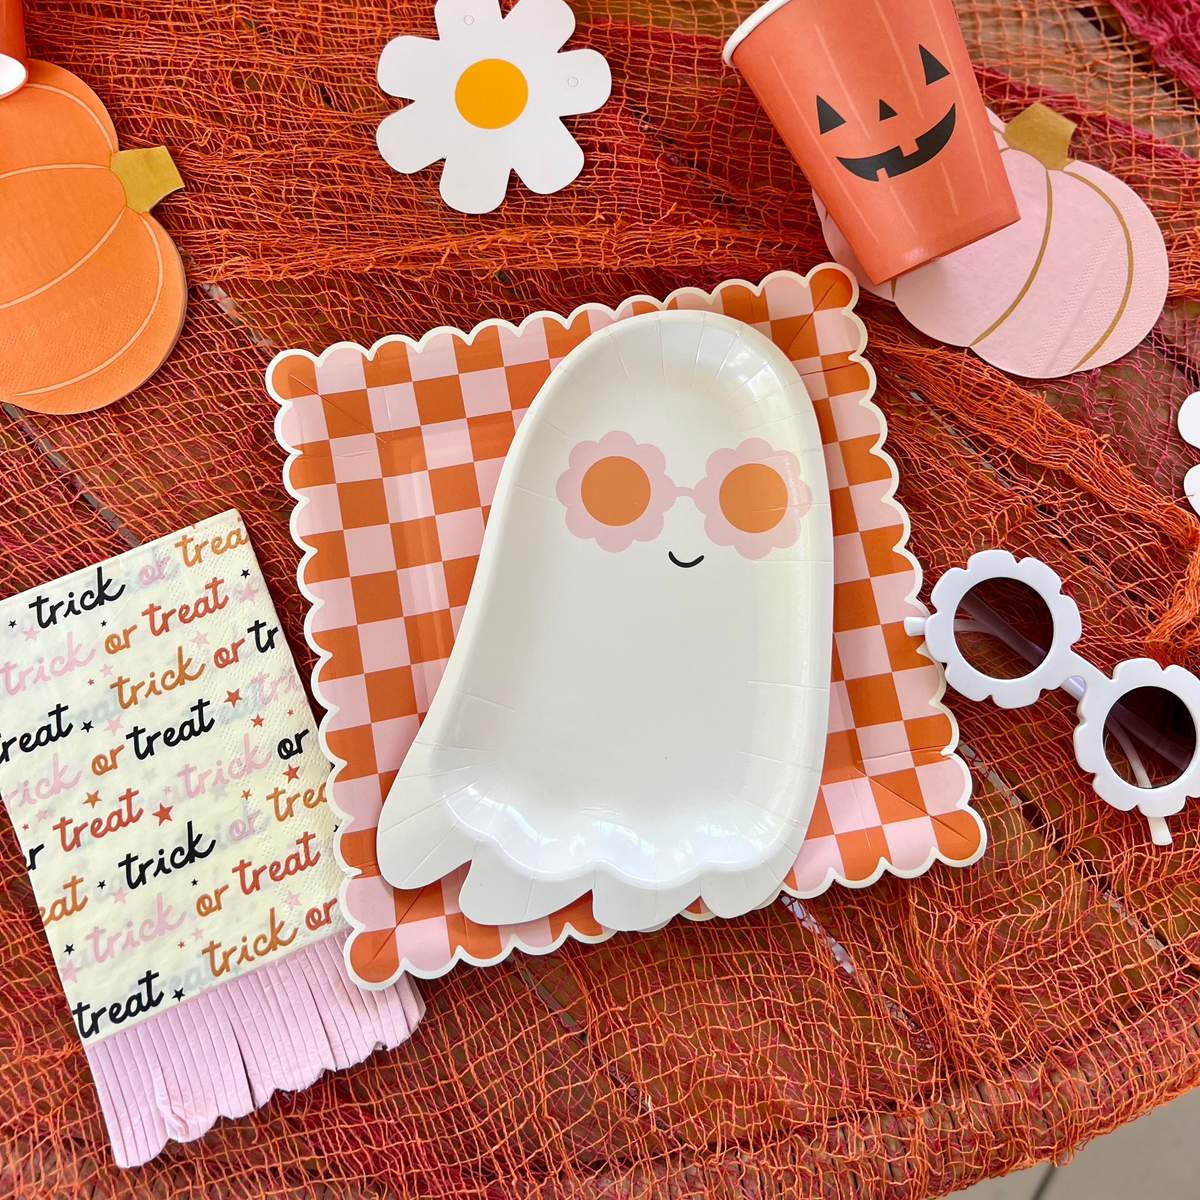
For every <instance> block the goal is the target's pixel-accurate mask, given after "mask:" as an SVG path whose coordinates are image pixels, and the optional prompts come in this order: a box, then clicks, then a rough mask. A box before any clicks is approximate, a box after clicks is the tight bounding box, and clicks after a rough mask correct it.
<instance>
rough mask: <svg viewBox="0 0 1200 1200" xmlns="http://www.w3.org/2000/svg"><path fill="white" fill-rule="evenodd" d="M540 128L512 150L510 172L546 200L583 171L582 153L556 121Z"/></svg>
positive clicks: (576, 143) (563, 127) (548, 121)
mask: <svg viewBox="0 0 1200 1200" xmlns="http://www.w3.org/2000/svg"><path fill="white" fill-rule="evenodd" d="M539 126H540V127H539V128H538V130H537V131H536V133H535V135H534V136H533V137H528V136H527V137H524V138H522V139H521V141H520V143H519V144H517V145H515V146H513V155H512V168H513V170H514V171H516V173H517V177H518V178H519V179H520V180H521V182H522V183H523V184H524V185H525V186H526V187H527V188H528V189H529V190H530V191H531V192H537V193H538V194H539V195H542V196H548V195H550V194H551V193H552V192H557V191H558V190H559V189H560V188H565V187H566V186H567V184H568V183H570V182H571V181H572V180H573V179H575V178H576V177H577V176H578V175H579V172H580V171H582V170H583V151H582V150H581V149H580V148H579V143H578V142H577V141H576V140H575V139H574V138H573V137H572V136H571V135H570V133H568V132H567V128H566V126H565V125H564V124H563V123H562V122H561V121H560V120H558V118H557V117H554V118H551V119H550V120H547V121H544V122H539Z"/></svg>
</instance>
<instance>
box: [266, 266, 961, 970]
mask: <svg viewBox="0 0 1200 1200" xmlns="http://www.w3.org/2000/svg"><path fill="white" fill-rule="evenodd" d="M857 298H858V289H857V285H856V284H855V282H854V281H853V279H852V278H851V277H850V276H849V275H848V274H847V273H846V272H845V271H843V270H842V269H841V268H840V267H836V266H833V265H826V266H821V267H817V268H815V269H814V270H813V271H811V272H810V273H809V274H808V275H807V276H800V275H797V274H795V273H793V272H790V271H780V272H776V273H774V274H772V275H769V276H768V277H767V278H766V279H764V280H763V281H762V283H761V284H759V285H757V286H755V285H751V284H748V283H745V282H742V281H740V280H733V281H730V282H727V283H724V284H722V285H720V286H719V287H718V288H716V289H715V291H714V292H712V293H711V294H710V293H707V292H703V291H699V290H696V289H683V290H680V291H677V292H673V293H672V294H671V295H670V296H668V297H667V298H666V300H663V301H659V300H653V299H650V298H648V297H644V296H636V297H630V298H629V299H627V300H625V301H624V302H622V303H621V304H620V305H619V306H618V307H617V308H616V309H615V310H612V309H608V308H604V307H602V306H600V305H586V306H584V307H583V308H580V309H578V310H576V311H575V312H574V313H572V314H571V315H570V316H569V317H561V316H558V315H555V314H553V313H537V314H534V315H533V316H530V317H529V318H527V319H526V320H525V321H523V322H522V323H521V325H520V327H519V328H518V327H515V326H513V325H510V324H508V323H506V322H502V321H485V322H483V323H482V324H480V325H478V326H476V328H475V329H474V330H472V331H471V332H470V333H469V334H467V333H463V332H461V331H460V330H457V329H447V328H443V329H435V330H432V331H431V332H430V333H428V334H426V335H425V336H424V337H423V338H421V340H420V341H419V342H414V341H412V340H411V339H409V338H406V337H399V336H396V337H388V338H384V339H383V340H382V341H380V342H377V343H376V344H375V345H374V346H373V347H372V348H371V349H370V350H364V349H363V348H362V347H361V346H357V345H353V344H350V343H339V344H337V345H334V346H331V347H330V348H329V349H328V350H326V351H325V352H324V353H323V354H321V356H320V357H319V358H314V357H313V356H312V355H310V354H308V353H307V352H305V351H298V350H297V351H287V352H284V353H282V354H280V355H279V356H278V357H277V358H276V359H275V361H274V362H273V363H272V364H271V367H270V368H269V370H268V375H267V382H268V387H269V389H270V391H271V393H272V395H273V396H274V397H275V399H276V400H278V401H279V403H280V405H281V408H280V411H279V415H278V418H277V420H276V434H277V436H278V438H279V441H280V443H281V444H282V445H283V446H284V448H285V449H286V450H287V451H288V452H289V457H288V461H287V465H286V467H285V471H284V479H285V482H286V484H287V487H288V490H289V491H290V492H291V493H292V495H293V496H295V497H296V501H297V504H296V507H295V510H294V511H293V515H292V533H293V536H294V537H295V539H296V541H297V543H298V544H299V546H300V547H301V549H302V550H303V551H304V555H303V558H302V560H301V563H300V567H299V569H298V573H297V574H298V578H299V583H300V587H301V590H302V591H303V592H304V594H305V596H306V597H307V598H308V599H309V600H310V601H311V603H312V608H311V610H310V612H309V615H308V619H307V622H306V625H305V630H306V634H307V637H308V639H309V642H310V644H311V645H312V647H313V649H314V650H315V651H316V652H317V654H318V662H317V665H316V667H315V668H314V671H313V690H314V693H315V694H316V696H317V699H318V700H319V701H320V702H321V704H323V705H324V706H325V708H326V710H327V712H326V715H325V717H324V718H323V720H322V722H321V738H322V744H323V746H324V748H325V751H326V753H327V754H328V756H329V758H330V759H331V760H332V761H333V763H334V768H333V773H332V776H331V784H330V793H331V798H332V802H333V804H334V807H335V808H336V809H337V810H338V812H339V813H340V814H341V816H342V818H343V824H342V826H341V828H340V830H339V833H338V853H339V855H340V857H341V860H342V863H343V865H344V867H345V868H346V870H347V874H348V878H347V880H346V883H345V885H344V887H343V890H342V898H341V902H342V909H343V913H344V915H345V916H346V918H347V920H348V921H349V922H350V923H351V925H352V926H353V933H352V935H351V937H350V939H349V940H348V941H347V951H346V953H347V959H348V962H349V965H350V970H351V972H352V974H353V975H354V976H355V978H356V979H358V980H359V981H360V982H361V983H362V984H364V985H365V986H367V987H381V986H385V985H387V984H388V983H390V982H391V981H393V980H395V979H396V978H397V976H398V975H399V974H400V973H401V972H402V971H409V972H412V973H413V974H416V975H419V976H423V977H426V978H429V977H433V976H437V975H441V974H443V973H444V972H445V971H447V970H449V969H450V968H451V967H452V966H453V965H454V964H455V963H456V962H458V961H459V960H465V961H467V962H470V963H473V964H476V965H486V964H490V963H494V962H497V961H499V960H500V959H502V958H504V957H505V956H506V955H508V954H509V953H511V951H512V950H513V949H517V948H519V949H522V950H524V951H526V952H528V953H534V954H543V953H547V952H548V951H551V950H553V949H554V948H555V947H557V946H558V945H560V944H561V943H562V941H563V939H564V938H566V937H569V936H573V937H576V938H579V939H581V940H584V941H600V940H603V939H604V938H606V937H608V936H610V931H609V930H606V929H604V928H603V927H601V926H600V925H599V924H597V922H596V921H595V919H594V917H593V916H592V912H591V902H590V897H588V896H585V897H583V898H582V899H581V900H579V901H577V902H576V903H575V904H573V905H571V906H570V907H569V908H567V909H564V910H563V911H561V912H558V913H555V914H553V915H552V916H550V917H547V918H543V919H541V920H538V921H530V922H527V923H525V924H522V925H515V926H499V927H497V926H484V925H477V924H475V923H474V922H471V921H468V920H467V919H466V918H465V917H464V916H463V914H462V912H461V911H460V909H459V907H458V902H457V898H458V891H459V888H460V886H461V883H462V880H463V878H464V877H465V874H466V868H465V867H463V868H460V869H459V870H458V871H456V872H454V873H452V874H450V875H448V876H446V877H445V878H444V879H442V880H440V881H439V882H438V883H436V884H433V885H431V886H430V887H426V888H423V889H421V890H420V891H416V892H404V891H399V890H396V889H394V888H392V887H391V886H390V885H389V884H388V883H387V882H386V881H385V880H384V879H383V877H382V876H381V875H380V872H379V867H378V864H377V863H376V860H375V830H376V825H377V823H378V819H379V813H380V810H381V808H382V806H383V801H384V799H385V797H386V796H387V793H388V789H389V787H390V786H391V783H392V780H393V778H394V777H395V774H396V771H397V769H398V768H399V766H400V763H401V761H402V760H403V758H404V755H405V753H406V752H407V750H408V747H409V746H410V745H411V743H412V740H413V738H414V736H415V735H416V732H417V729H418V727H419V725H420V722H421V720H422V719H423V717H424V715H425V713H426V712H427V711H428V709H429V705H430V702H431V701H432V698H433V695H434V692H435V691H436V689H437V686H438V682H439V681H440V679H441V677H442V672H443V671H444V669H445V666H446V661H447V659H448V657H449V655H450V650H451V647H452V646H453V644H454V637H455V634H456V632H457V630H458V627H459V624H460V622H461V620H462V615H463V610H464V608H465V606H466V603H467V596H468V594H469V592H470V588H471V580H472V577H473V575H474V572H475V566H476V563H477V561H478V557H479V550H480V547H481V545H482V542H483V533H484V526H485V524H486V521H487V517H488V512H489V510H490V505H491V501H492V496H493V494H494V493H495V490H496V481H497V479H498V477H499V474H500V469H501V467H502V465H503V462H504V456H505V454H506V453H507V451H508V447H509V444H510V442H511V441H512V437H513V434H514V433H515V431H516V428H517V426H518V425H519V424H520V422H521V418H522V417H523V416H524V414H525V412H526V411H527V410H528V408H529V405H530V404H531V403H532V402H533V399H534V397H535V396H536V395H537V392H538V390H539V388H540V387H541V386H542V384H543V383H544V382H545V381H546V379H547V378H548V376H549V374H550V372H551V371H552V370H553V369H554V367H555V366H556V365H557V364H558V363H559V362H560V361H561V360H562V359H563V358H564V357H565V356H566V354H567V353H568V352H569V351H570V350H571V349H572V348H574V347H575V346H576V345H578V344H579V343H580V342H581V341H583V339H584V338H586V337H587V336H588V335H589V334H591V333H593V332H595V331H596V330H598V329H601V328H603V327H604V326H606V325H609V324H611V323H612V322H613V321H619V320H622V319H624V318H626V317H629V316H633V315H635V314H637V313H643V312H649V311H653V310H655V309H662V308H668V309H674V308H688V309H700V310H707V311H712V312H719V313H724V314H725V315H726V316H729V317H733V318H735V319H737V320H740V321H745V322H746V323H747V324H749V325H752V326H753V327H754V328H755V329H757V330H758V331H759V332H761V333H763V334H765V335H766V336H767V337H769V338H770V339H771V340H772V341H773V342H774V343H775V344H776V345H777V346H779V347H780V348H781V349H782V350H783V351H784V352H785V353H786V354H787V356H788V358H789V359H790V360H791V361H792V363H793V365H794V366H795V367H796V369H797V371H798V372H799V373H800V376H801V378H802V379H803V380H804V382H805V385H806V386H807V388H808V392H809V395H810V397H811V399H812V402H813V405H814V408H815V409H816V414H817V420H818V423H819V425H820V429H821V437H822V440H823V442H824V446H825V461H826V468H827V471H828V476H829V489H830V498H831V502H832V509H833V525H834V529H833V533H834V579H835V582H834V651H833V675H832V687H831V691H830V718H829V734H828V740H827V743H826V754H825V764H824V771H823V775H822V782H821V789H820V792H819V794H818V797H817V803H816V808H815V810H814V813H813V817H812V821H811V823H810V825H809V828H808V833H807V836H806V839H805V842H804V845H803V847H802V849H801V851H800V854H799V857H798V858H797V860H796V863H795V866H794V867H793V868H792V870H791V872H790V873H789V874H788V876H787V878H786V879H785V881H784V890H785V891H786V892H788V893H789V894H791V895H793V896H797V897H807V896H813V895H816V894H818V893H820V892H823V891H825V890H826V889H827V888H828V887H829V886H830V885H831V884H832V883H834V882H837V883H841V884H843V885H846V886H851V887H860V886H864V885H866V884H869V883H872V882H874V881H875V880H876V879H878V878H879V877H880V875H881V874H882V873H883V872H884V871H891V872H893V873H895V874H897V875H901V876H904V877H912V876H916V875H919V874H921V873H922V872H923V871H925V870H927V869H928V868H929V866H930V865H931V864H932V863H934V862H936V861H942V862H946V863H949V864H951V865H956V866H965V865H966V864H968V863H970V862H974V861H975V859H977V858H978V857H979V856H980V854H982V853H983V849H984V844H985V833H984V827H983V824H982V822H981V821H980V819H979V817H978V815H977V814H976V813H975V812H974V810H973V809H971V807H970V803H969V800H970V790H971V784H970V776H969V775H968V772H967V769H966V766H965V764H964V763H963V761H962V760H961V759H960V758H959V757H958V756H957V755H956V754H955V753H954V748H955V746H956V744H957V729H956V727H955V725H954V721H953V719H952V718H951V716H950V714H949V713H948V712H947V710H946V709H945V708H944V706H943V705H942V704H941V697H942V693H943V691H944V689H945V679H944V677H943V675H942V672H941V668H940V667H939V666H937V665H935V664H934V663H932V662H931V661H930V660H929V659H928V658H927V657H925V656H924V655H923V654H922V653H921V652H920V640H919V639H914V638H912V637H910V636H909V635H908V634H907V633H905V631H904V619H905V617H909V616H924V615H925V610H924V608H923V607H922V606H921V605H920V603H919V602H918V601H917V600H916V594H917V591H918V588H919V586H920V582H921V572H920V567H919V565H918V564H917V562H916V560H915V559H914V558H913V557H912V555H911V554H910V553H909V552H908V551H907V549H906V548H905V543H906V541H907V539H908V519H907V516H906V514H905V512H904V510H903V509H902V508H901V506H900V505H899V504H898V503H897V502H896V500H895V498H894V496H895V490H896V484H897V472H896V467H895V464H894V463H893V462H892V460H891V458H890V457H889V456H888V455H887V454H886V453H885V452H884V451H883V449H882V446H883V442H884V439H885V437H886V435H887V427H886V423H885V421H884V417H883V414H882V413H881V412H880V410H879V409H878V408H877V407H876V406H875V405H874V404H873V403H872V401H871V396H872V395H873V393H874V390H875V377H874V373H873V371H872V370H871V367H870V364H869V363H868V362H867V361H866V360H865V358H864V357H863V351H864V350H865V348H866V341H867V336H866V329H865V327H864V325H863V323H862V322H861V321H860V320H859V319H858V317H857V316H856V315H855V313H854V306H855V303H856V301H857ZM685 915H688V916H691V917H694V918H704V917H706V916H708V915H709V914H707V913H706V912H705V910H704V909H703V908H702V906H699V905H697V906H694V907H693V910H692V911H689V912H688V913H687V914H685Z"/></svg>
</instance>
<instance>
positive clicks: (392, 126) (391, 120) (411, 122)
mask: <svg viewBox="0 0 1200 1200" xmlns="http://www.w3.org/2000/svg"><path fill="white" fill-rule="evenodd" d="M427 108H428V106H427V105H426V104H425V103H422V102H421V101H417V102H416V103H414V104H410V105H409V106H408V107H407V108H402V109H401V110H400V111H399V112H394V113H392V115H391V116H390V117H384V119H383V120H382V121H381V122H380V123H379V128H378V129H377V130H376V131H375V144H376V145H377V146H378V147H379V153H380V154H382V155H383V161H384V162H386V163H387V165H388V166H389V167H391V168H392V170H393V171H399V172H400V173H401V174H402V175H411V174H412V173H413V172H414V171H420V170H422V169H423V168H425V167H428V166H429V165H430V164H431V163H435V162H437V160H438V159H439V158H445V157H446V154H447V151H448V148H449V147H450V139H449V138H448V137H447V136H446V128H445V126H444V125H443V124H442V122H440V121H439V120H437V118H436V117H433V118H431V117H430V115H429V112H428V111H427Z"/></svg>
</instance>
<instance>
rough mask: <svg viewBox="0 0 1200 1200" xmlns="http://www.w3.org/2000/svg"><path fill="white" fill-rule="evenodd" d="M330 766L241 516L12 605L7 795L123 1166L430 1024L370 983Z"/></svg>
mask: <svg viewBox="0 0 1200 1200" xmlns="http://www.w3.org/2000/svg"><path fill="white" fill-rule="evenodd" d="M328 773H329V764H328V763H327V761H326V760H325V758H324V756H323V754H322V753H321V749H320V746H319V745H318V741H317V723H316V721H315V720H314V719H313V715H312V712H311V710H310V708H309V705H308V700H307V697H306V695H305V692H304V689H303V687H302V686H301V684H300V679H299V676H298V674H297V672H296V667H295V664H294V663H293V661H292V656H291V652H290V651H289V649H288V647H287V643H286V641H285V639H284V636H283V633H282V631H281V629H280V625H279V621H278V620H277V618H276V615H275V608H274V605H273V604H272V603H271V598H270V596H269V595H268V593H267V589H266V586H265V585H264V583H263V578H262V574H261V572H260V571H259V567H258V562H257V560H256V559H255V556H254V551H253V548H252V547H251V545H250V539H249V536H248V535H247V533H246V529H245V526H244V525H243V524H242V521H241V518H240V516H239V515H238V514H237V513H236V512H234V511H230V512H226V513H222V514H220V515H219V516H215V517H211V518H209V519H208V520H206V521H203V522H201V523H200V524H198V525H194V526H191V527H190V528H188V529H184V530H181V531H180V532H179V533H176V534H172V535H170V536H168V537H165V538H162V539H160V540H159V541H156V542H151V543H148V544H147V545H144V546H140V547H138V548H137V549H135V550H130V551H129V552H128V553H126V554H122V555H120V556H119V557H117V558H112V559H109V560H108V561H107V562H103V563H99V564H97V565H96V566H94V567H88V568H87V569H85V570H82V571H77V572H76V573H75V574H73V575H68V576H66V577H65V578H63V579H59V580H56V581H54V582H51V583H47V584H44V585H43V586H41V587H38V588H35V589H33V590H32V591H28V592H25V593H23V594H21V595H19V596H14V597H12V598H11V599H8V600H4V601H2V602H0V794H2V796H3V799H4V803H5V805H6V807H7V809H8V813H9V816H10V817H11V819H12V822H13V825H14V826H15V828H16V832H17V837H18V839H19V841H20V844H21V849H22V850H23V852H24V854H25V861H26V864H27V866H28V869H29V877H30V879H31V880H32V882H33V889H34V892H35V894H36V897H37V902H38V906H39V910H40V912H41V917H42V921H43V923H44V925H45V929H46V936H47V938H48V939H49V942H50V948H51V951H52V952H53V954H54V961H55V963H56V965H57V967H58V973H59V977H60V978H61V980H62V986H63V991H64V993H65V995H66V1002H67V1007H68V1008H69V1009H70V1012H71V1017H72V1020H73V1021H74V1023H75V1028H76V1031H77V1032H78V1034H79V1037H80V1038H81V1039H82V1041H83V1044H84V1047H85V1049H86V1051H87V1055H88V1059H89V1062H90V1064H91V1068H92V1073H93V1076H94V1077H95V1080H96V1085H97V1088H98V1089H99V1093H100V1100H101V1105H102V1108H103V1111H104V1115H105V1119H106V1121H107V1123H108V1127H109V1132H110V1135H111V1137H112V1141H113V1148H114V1152H115V1155H116V1158H117V1161H118V1162H119V1163H120V1164H121V1165H123V1166H128V1165H135V1164H137V1163H141V1162H144V1161H146V1160H147V1159H149V1158H151V1157H153V1156H154V1155H155V1154H157V1153H158V1151H159V1150H161V1149H162V1147H163V1145H164V1144H165V1143H166V1141H167V1139H168V1138H175V1139H177V1140H180V1141H183V1140H187V1139H189V1138H195V1137H199V1136H200V1135H201V1134H203V1133H204V1132H205V1131H206V1130H207V1129H208V1128H209V1127H210V1126H211V1124H212V1123H213V1121H214V1120H215V1119H216V1118H217V1117H218V1116H231V1117H237V1116H242V1115H244V1114H245V1113H247V1112H249V1111H250V1110H251V1109H252V1108H254V1107H255V1106H257V1105H259V1104H262V1103H264V1102H265V1101H266V1099H267V1098H268V1097H269V1096H270V1095H271V1093H272V1091H273V1090H274V1089H275V1088H276V1087H282V1088H287V1089H289V1090H294V1089H296V1088H301V1087H307V1086H308V1085H309V1084H310V1083H312V1082H313V1080H315V1079H316V1078H317V1076H318V1075H319V1074H320V1073H321V1071H322V1070H324V1069H327V1068H340V1067H345V1066H349V1065H351V1064H352V1063H355V1062H359V1061H361V1060H362V1059H363V1058H365V1057H366V1055H367V1054H369V1053H370V1052H371V1051H372V1050H373V1049H375V1048H376V1047H378V1046H394V1045H397V1044H398V1043H399V1042H401V1041H403V1040H404V1039H405V1038H406V1037H407V1036H408V1034H409V1032H410V1031H411V1028H412V1026H413V1025H414V1024H415V1022H416V1021H417V1020H419V1018H420V1014H421V1001H420V998H419V996H418V995H417V993H416V992H415V990H414V989H413V988H412V986H411V985H410V984H409V982H408V981H407V979H404V978H402V979H401V980H400V981H399V983H398V984H397V985H396V986H395V987H394V988H393V989H389V990H388V991H387V992H383V993H381V992H371V993H364V992H360V991H359V989H358V988H357V987H355V986H354V985H353V984H352V983H351V982H350V981H349V978H348V976H347V974H346V969H345V966H344V963H343V956H342V944H343V942H344V941H345V935H346V932H347V926H346V923H345V921H344V920H343V918H342V917H341V914H340V913H339V911H338V904H337V894H338V888H339V886H340V884H341V881H342V871H341V868H340V867H339V865H338V863H337V860H336V858H335V855H334V850H333V835H334V829H335V818H334V815H333V813H332V812H331V810H330V807H329V803H328V801H327V797H326V778H327V776H328Z"/></svg>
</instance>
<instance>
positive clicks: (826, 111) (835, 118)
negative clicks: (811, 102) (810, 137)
mask: <svg viewBox="0 0 1200 1200" xmlns="http://www.w3.org/2000/svg"><path fill="white" fill-rule="evenodd" d="M845 123H846V118H845V117H843V116H842V114H841V113H839V112H838V110H837V109H836V108H834V107H833V105H832V104H830V103H829V102H828V101H827V100H822V99H821V97H820V96H818V97H817V126H818V128H819V129H820V130H821V132H822V133H828V132H829V131H830V130H831V129H836V128H837V127H838V126H839V125H845Z"/></svg>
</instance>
